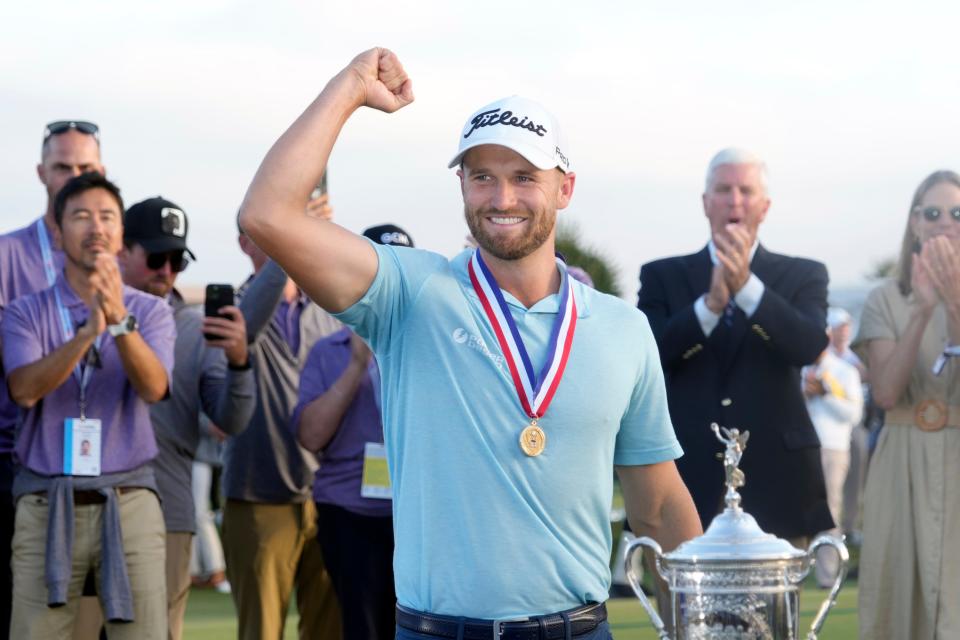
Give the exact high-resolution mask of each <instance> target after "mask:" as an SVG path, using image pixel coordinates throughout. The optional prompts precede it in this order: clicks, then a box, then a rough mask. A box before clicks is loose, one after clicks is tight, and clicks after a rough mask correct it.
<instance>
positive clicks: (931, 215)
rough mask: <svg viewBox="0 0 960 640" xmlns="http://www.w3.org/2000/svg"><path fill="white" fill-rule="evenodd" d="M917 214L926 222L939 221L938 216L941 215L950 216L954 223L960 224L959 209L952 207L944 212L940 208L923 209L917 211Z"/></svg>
mask: <svg viewBox="0 0 960 640" xmlns="http://www.w3.org/2000/svg"><path fill="white" fill-rule="evenodd" d="M919 213H920V214H921V215H922V216H923V219H924V220H926V221H927V222H936V221H937V220H939V219H940V216H943V215H948V216H950V217H951V218H953V221H954V222H960V207H953V208H952V209H950V210H949V211H946V212H944V210H943V209H941V208H940V207H924V208H923V209H919Z"/></svg>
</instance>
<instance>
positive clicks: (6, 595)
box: [0, 120, 105, 639]
mask: <svg viewBox="0 0 960 640" xmlns="http://www.w3.org/2000/svg"><path fill="white" fill-rule="evenodd" d="M87 171H95V172H97V173H101V174H102V173H105V170H104V168H103V165H102V164H101V163H100V140H99V129H98V128H97V125H95V124H93V123H92V122H84V121H82V120H60V121H57V122H51V123H50V124H48V125H47V126H46V127H45V128H44V132H43V143H42V146H41V151H40V163H39V164H38V165H37V176H38V177H39V178H40V183H41V184H43V186H44V188H45V189H46V192H47V204H46V208H45V210H44V213H43V215H41V216H40V217H39V218H37V219H36V220H34V221H32V222H31V223H30V224H28V225H27V226H26V227H23V228H22V229H18V230H16V231H12V232H10V233H8V234H5V235H2V236H0V318H2V316H3V311H4V309H5V308H6V307H7V306H8V305H9V304H10V303H11V302H13V301H14V300H15V299H17V298H19V297H21V296H25V295H28V294H31V293H36V292H37V291H41V290H43V289H46V288H47V287H50V286H52V285H53V283H54V281H55V280H56V278H57V274H58V273H60V271H61V270H62V269H63V260H64V258H63V252H62V251H61V250H60V249H59V248H58V247H57V246H56V245H55V244H54V242H53V241H52V238H53V237H54V234H55V231H56V226H57V224H56V220H55V218H54V213H53V203H54V200H55V199H56V197H57V194H58V193H60V189H62V188H63V185H64V184H66V182H67V181H68V180H69V179H70V178H72V177H74V176H77V175H80V174H81V173H84V172H87ZM5 375H6V374H5V372H4V371H3V370H2V368H0V639H4V638H6V637H7V633H8V631H9V629H10V603H11V584H12V576H11V573H10V543H11V540H12V537H13V513H14V510H13V498H12V495H11V485H12V481H13V472H14V466H13V438H14V427H15V425H16V420H17V407H16V405H15V404H14V403H13V402H12V401H10V399H9V396H8V390H7V384H6V380H5V379H4V378H5Z"/></svg>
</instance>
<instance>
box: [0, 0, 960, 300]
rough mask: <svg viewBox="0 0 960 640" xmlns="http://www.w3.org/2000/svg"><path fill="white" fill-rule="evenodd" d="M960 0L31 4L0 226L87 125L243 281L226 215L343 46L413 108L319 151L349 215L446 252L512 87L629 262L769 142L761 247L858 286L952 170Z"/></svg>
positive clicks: (34, 200) (223, 269) (630, 275)
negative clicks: (408, 88)
mask: <svg viewBox="0 0 960 640" xmlns="http://www.w3.org/2000/svg"><path fill="white" fill-rule="evenodd" d="M958 18H960V3H956V2H942V3H940V2H920V3H912V4H910V5H909V7H908V5H907V3H904V2H885V1H875V2H871V3H854V2H842V1H836V0H834V1H832V2H821V1H820V0H811V1H809V2H803V3H771V2H737V1H731V2H722V3H720V2H700V1H692V2H684V3H666V2H646V1H644V2H605V1H602V0H601V1H595V2H593V3H589V4H588V3H582V2H565V1H552V2H512V3H511V2H501V1H499V0H487V1H484V2H470V3H462V2H451V1H449V0H447V1H445V2H441V1H438V0H422V1H420V2H417V3H403V2H396V1H393V2H359V1H353V2H329V1H323V2H291V1H284V0H275V1H273V2H245V1H244V2H230V1H227V0H164V1H163V2H142V1H139V0H126V1H124V2H118V1H117V2H115V1H97V0H93V1H90V2H85V3H65V2H43V1H35V2H30V3H26V2H17V3H8V5H7V6H5V8H4V19H3V20H2V22H0V103H2V104H3V106H4V108H3V118H2V120H0V122H2V126H3V129H4V140H5V145H4V153H2V154H0V185H2V189H3V195H4V200H5V202H4V206H3V207H2V209H0V211H2V213H0V231H7V230H12V229H14V228H17V227H20V226H23V225H25V224H27V223H29V222H30V221H31V220H32V219H34V218H36V217H37V216H38V215H40V213H42V211H43V209H44V207H45V204H46V201H45V193H44V191H43V189H42V185H40V183H39V182H38V180H37V177H36V170H35V165H36V163H37V162H38V160H39V154H40V142H41V135H42V131H43V126H44V124H46V123H47V122H49V121H53V120H61V119H87V120H92V121H94V122H96V123H98V124H99V125H100V127H101V131H102V150H103V162H104V164H105V165H106V167H107V172H108V175H109V176H110V177H111V178H112V179H114V180H115V181H116V182H117V183H118V185H119V186H120V187H121V189H122V191H123V194H124V198H125V200H126V201H127V203H128V204H132V203H133V202H136V201H138V200H141V199H143V198H147V197H152V196H155V195H163V196H164V197H166V198H168V199H170V200H172V201H174V202H176V203H177V204H179V205H180V206H181V207H182V208H183V209H184V210H185V211H186V213H187V215H188V218H189V221H190V231H189V239H188V243H189V245H190V247H191V248H192V249H193V251H194V253H195V254H196V255H197V256H198V258H199V261H198V262H197V263H195V264H193V265H191V266H190V268H189V269H188V270H187V271H186V272H185V273H184V274H183V275H182V276H181V281H182V282H185V283H190V284H203V283H207V282H233V283H237V282H240V281H242V280H243V279H244V277H245V276H246V274H247V273H249V271H250V264H249V261H248V260H247V259H246V257H245V256H244V255H243V254H241V253H240V251H239V249H238V246H237V242H236V233H235V227H234V216H235V213H236V210H237V207H238V206H239V204H240V202H241V201H242V199H243V195H244V193H245V191H246V188H247V186H248V185H249V183H250V179H251V178H252V176H253V174H254V172H255V171H256V169H257V167H258V166H259V163H260V161H261V160H262V158H263V156H264V154H265V153H266V152H267V150H268V149H269V147H270V145H271V144H272V143H273V142H274V141H275V140H276V138H277V137H278V136H279V135H280V134H281V133H282V132H283V131H284V129H285V128H286V127H287V126H288V125H289V124H290V123H291V122H292V121H293V120H294V118H296V117H297V116H298V115H299V114H300V113H301V112H302V111H303V109H304V108H306V106H307V105H308V104H309V102H310V101H311V100H312V99H313V98H314V97H315V96H316V95H317V94H318V93H319V92H320V91H321V90H322V88H323V86H324V84H325V83H326V82H327V80H329V78H330V77H332V76H333V75H334V74H336V73H337V72H338V71H339V70H340V69H341V68H343V67H344V66H345V65H346V64H348V63H349V62H350V60H351V59H352V58H353V56H354V55H356V54H357V53H359V52H361V51H363V50H365V49H368V48H370V47H372V46H385V47H389V48H391V49H392V50H394V51H395V52H396V53H397V54H398V56H399V57H400V59H401V61H402V62H403V64H404V66H405V67H406V69H407V71H408V73H409V74H410V77H411V78H412V80H413V87H414V92H415V94H416V101H415V102H414V103H413V104H412V105H410V106H409V107H407V108H405V109H403V110H401V111H399V112H397V113H394V114H389V115H388V114H383V113H379V112H373V111H369V110H361V111H359V112H357V113H356V114H355V115H354V117H353V118H352V119H351V120H350V121H349V122H348V123H347V126H346V127H345V128H344V130H343V132H342V134H341V136H340V139H339V141H338V143H337V145H336V147H335V148H334V151H333V154H332V156H331V159H330V163H329V189H330V196H331V202H332V204H333V207H334V210H335V217H336V221H337V222H338V223H340V224H342V225H344V226H346V227H347V228H350V229H352V230H355V231H358V232H359V231H361V230H362V229H363V228H365V227H367V226H370V225H374V224H379V223H383V222H392V223H395V224H399V225H400V226H402V227H403V228H405V229H406V230H407V231H408V232H409V233H410V235H411V236H412V237H413V239H414V241H415V242H416V243H417V245H418V246H419V247H423V248H426V249H430V250H433V251H437V252H440V253H442V254H445V255H453V254H455V253H456V252H458V251H459V250H460V249H461V247H462V245H463V238H464V235H465V234H466V232H467V229H466V225H465V223H464V221H463V213H462V201H461V198H460V193H459V188H458V183H457V178H456V176H455V174H454V172H453V171H452V170H449V169H447V168H446V164H447V162H448V161H449V159H450V158H451V157H452V156H453V155H454V154H455V151H456V145H457V137H458V134H459V131H460V129H461V127H462V125H463V123H464V122H465V120H466V119H467V117H468V116H469V115H470V114H471V113H472V112H473V111H475V110H476V109H477V108H479V107H481V106H483V105H484V104H487V103H489V102H492V101H493V100H496V99H498V98H500V97H503V96H506V95H511V94H521V95H524V96H527V97H529V98H532V99H535V100H538V101H540V102H542V103H543V104H545V105H547V106H548V108H550V110H551V111H553V112H554V113H555V115H556V116H557V117H558V118H559V120H560V122H561V123H562V125H563V128H564V132H565V135H566V138H567V141H568V146H569V148H570V150H571V151H570V154H569V155H570V159H571V164H572V166H573V169H574V170H575V171H576V173H577V185H576V191H575V193H574V197H573V201H572V203H571V205H570V207H569V208H568V209H566V210H564V211H563V212H561V214H560V219H561V220H563V221H565V222H567V223H569V224H573V225H576V226H577V227H578V229H579V230H580V233H581V235H582V236H583V238H584V239H585V241H586V242H587V244H589V245H591V246H593V247H594V248H595V249H597V250H599V251H602V252H603V253H605V254H606V255H607V256H609V258H610V259H611V260H612V261H613V263H614V264H615V265H616V266H617V267H618V269H619V274H620V283H621V287H622V289H623V292H624V297H625V298H626V299H627V300H629V301H631V302H635V301H636V288H637V287H636V283H637V275H638V273H639V268H640V265H641V264H643V263H644V262H647V261H649V260H652V259H655V258H659V257H663V256H667V255H674V254H679V253H691V252H694V251H696V250H698V249H699V248H701V247H702V246H703V244H704V243H705V242H706V239H707V234H708V226H707V221H706V219H705V218H704V216H703V209H702V204H701V200H700V196H701V194H702V192H703V184H704V172H705V169H706V165H707V163H708V162H709V159H710V157H711V156H712V155H713V154H714V153H715V152H716V151H718V150H719V149H721V148H724V147H728V146H738V147H744V148H747V149H750V150H752V151H754V152H755V153H757V154H758V155H760V156H762V157H763V158H765V159H766V161H767V164H768V168H769V175H770V192H771V197H772V201H773V204H772V206H771V209H770V213H769V215H768V217H767V220H766V222H765V223H764V224H763V226H762V227H761V231H760V238H761V241H762V242H763V243H764V245H765V246H767V247H768V248H769V249H771V250H773V251H777V252H780V253H787V254H792V255H802V256H807V257H812V258H815V259H818V260H821V261H823V262H824V263H826V265H827V267H828V269H829V271H830V274H831V280H832V286H835V287H838V288H839V287H850V286H856V285H862V284H863V283H864V282H865V280H864V275H865V274H866V273H868V272H869V271H870V270H871V269H872V267H873V266H874V265H875V263H876V262H877V261H879V260H881V259H884V258H887V257H892V256H893V255H894V254H895V253H896V251H897V247H898V245H899V241H900V237H901V235H902V233H903V228H904V224H905V221H906V215H907V208H908V206H909V203H910V199H911V196H912V193H913V190H914V189H915V188H916V186H917V185H918V184H919V183H920V181H921V180H922V179H923V178H924V177H925V176H926V175H928V174H929V173H931V172H932V171H934V170H936V169H941V168H952V169H960V162H958V160H960V156H958V151H960V144H958V143H960V127H957V119H958V116H957V112H958V109H957V107H958V105H960V74H958V72H957V60H958V57H957V54H956V28H957V24H958Z"/></svg>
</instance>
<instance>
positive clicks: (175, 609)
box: [167, 531, 193, 640]
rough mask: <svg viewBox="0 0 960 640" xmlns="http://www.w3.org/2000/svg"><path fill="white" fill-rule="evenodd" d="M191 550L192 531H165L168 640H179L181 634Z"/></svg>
mask: <svg viewBox="0 0 960 640" xmlns="http://www.w3.org/2000/svg"><path fill="white" fill-rule="evenodd" d="M192 550H193V534H192V533H189V532H184V531H168V532H167V629H168V633H167V637H168V638H169V639H170V640H180V638H181V637H182V636H183V615H184V614H185V613H186V612H187V596H189V595H190V554H191V552H192Z"/></svg>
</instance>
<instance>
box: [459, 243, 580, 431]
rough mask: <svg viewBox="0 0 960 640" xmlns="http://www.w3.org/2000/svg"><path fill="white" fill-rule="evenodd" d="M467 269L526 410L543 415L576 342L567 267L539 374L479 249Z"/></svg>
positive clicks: (574, 307)
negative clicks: (545, 354)
mask: <svg viewBox="0 0 960 640" xmlns="http://www.w3.org/2000/svg"><path fill="white" fill-rule="evenodd" d="M558 262H560V261H559V260H558ZM560 264H562V262H560ZM468 271H469V273H470V282H472V283H473V289H474V291H476V292H477V296H479V298H480V303H481V305H482V306H483V310H484V311H485V312H486V314H487V319H488V320H489V321H490V326H491V327H492V328H493V332H494V334H495V335H496V336H497V342H499V343H500V349H501V350H502V351H503V356H504V358H505V359H506V361H507V366H508V367H509V369H510V376H511V377H512V378H513V385H514V386H515V387H516V389H517V395H518V396H519V398H520V405H521V406H522V407H523V411H524V412H525V413H526V414H527V415H528V416H529V417H530V418H534V419H536V418H541V417H543V415H544V414H545V413H546V412H547V407H549V406H550V401H551V400H553V396H554V394H555V393H556V391H557V387H558V386H559V385H560V380H561V378H563V371H564V369H566V367H567V360H568V359H569V357H570V347H571V346H572V345H573V334H574V332H575V331H576V328H577V301H576V297H575V296H574V294H573V284H572V283H571V282H570V277H569V276H568V275H567V271H566V269H565V268H563V269H562V271H563V281H562V282H561V283H560V307H559V309H558V312H557V317H556V319H555V320H554V323H553V328H552V329H551V331H550V343H549V344H548V346H547V361H546V362H545V363H544V364H543V367H542V368H541V370H540V375H539V376H538V375H536V374H535V373H534V370H533V363H531V362H530V356H529V354H527V349H526V347H525V346H524V344H523V338H522V337H521V336H520V331H519V330H518V329H517V324H516V323H515V322H514V320H513V316H512V315H510V308H509V307H508V306H507V303H506V301H505V300H504V299H503V293H502V292H501V291H500V286H499V285H498V284H497V280H496V278H494V277H493V274H492V273H491V272H490V269H489V268H488V267H487V265H486V264H485V263H484V262H483V258H482V257H481V256H480V251H479V250H477V251H475V252H474V254H473V257H472V258H471V259H470V263H469V264H468Z"/></svg>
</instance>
